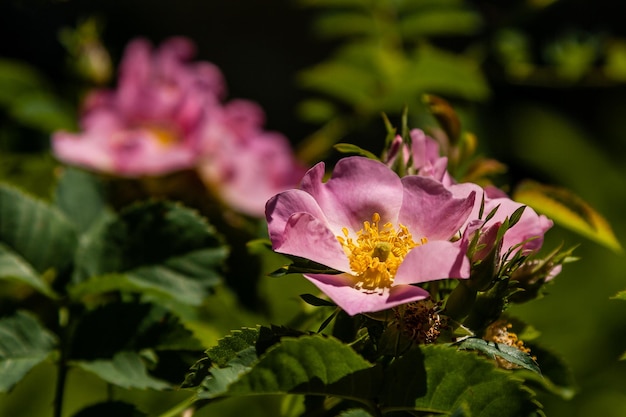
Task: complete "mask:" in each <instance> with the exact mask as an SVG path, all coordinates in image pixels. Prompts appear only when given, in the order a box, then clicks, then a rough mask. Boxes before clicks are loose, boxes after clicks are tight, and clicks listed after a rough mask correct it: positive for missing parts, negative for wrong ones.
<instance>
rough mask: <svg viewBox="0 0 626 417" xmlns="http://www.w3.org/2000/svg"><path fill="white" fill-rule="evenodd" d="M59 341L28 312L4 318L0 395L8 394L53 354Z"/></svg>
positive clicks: (0, 341) (1, 323)
mask: <svg viewBox="0 0 626 417" xmlns="http://www.w3.org/2000/svg"><path fill="white" fill-rule="evenodd" d="M55 344H56V340H55V338H54V336H53V335H52V333H50V332H49V331H48V330H46V329H45V328H44V327H43V326H42V325H41V324H40V323H39V322H38V321H37V320H36V319H35V318H34V317H33V316H31V315H30V314H27V313H24V312H18V313H17V314H16V315H14V316H11V317H6V318H3V319H0V375H2V377H1V378H0V392H8V391H10V390H11V388H13V386H14V385H15V384H17V383H18V382H19V381H20V380H21V379H22V378H23V377H24V376H25V375H26V374H27V373H28V372H29V371H30V370H31V369H32V368H33V367H35V366H36V365H38V364H39V363H41V362H43V361H44V360H45V359H46V358H47V357H48V355H49V354H50V353H51V352H52V351H53V349H54V346H55Z"/></svg>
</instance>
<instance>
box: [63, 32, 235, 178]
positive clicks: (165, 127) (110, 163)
mask: <svg viewBox="0 0 626 417" xmlns="http://www.w3.org/2000/svg"><path fill="white" fill-rule="evenodd" d="M193 55H194V45H193V43H192V42H191V41H189V40H187V39H184V38H172V39H169V40H167V41H165V42H164V43H163V44H162V45H161V46H160V47H159V48H158V49H156V50H153V49H152V47H151V45H150V44H149V42H148V41H146V40H144V39H137V40H134V41H132V42H131V43H130V44H129V45H128V46H127V48H126V50H125V53H124V57H123V59H122V62H121V64H120V69H119V79H118V85H117V88H116V89H115V90H100V91H96V92H94V93H92V94H91V95H89V96H88V98H87V100H86V102H85V105H84V108H83V115H82V117H81V121H80V124H81V129H82V131H81V132H79V133H68V132H57V133H55V134H54V135H53V137H52V149H53V152H54V154H55V155H56V157H57V158H58V159H60V160H61V161H63V162H66V163H69V164H76V165H81V166H83V167H85V168H89V169H93V170H96V171H100V172H106V173H110V174H114V175H120V176H128V177H136V176H143V175H160V174H166V173H169V172H172V171H176V170H181V169H187V168H191V167H193V166H194V165H195V163H196V159H197V156H198V148H199V143H200V139H201V138H200V136H199V135H200V133H201V132H202V126H203V123H204V118H205V116H206V111H207V109H210V108H211V107H215V106H217V105H218V104H219V98H220V97H221V96H222V95H223V94H224V91H225V87H224V81H223V78H222V75H221V73H220V71H219V69H218V68H217V67H216V66H214V65H213V64H210V63H208V62H189V60H190V59H191V58H192V57H193Z"/></svg>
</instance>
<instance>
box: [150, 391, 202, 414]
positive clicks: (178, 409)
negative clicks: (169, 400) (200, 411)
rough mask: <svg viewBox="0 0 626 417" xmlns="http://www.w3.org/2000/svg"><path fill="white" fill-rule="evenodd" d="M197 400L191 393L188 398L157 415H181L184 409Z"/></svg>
mask: <svg viewBox="0 0 626 417" xmlns="http://www.w3.org/2000/svg"><path fill="white" fill-rule="evenodd" d="M197 400H198V398H197V397H196V396H195V395H192V396H191V397H189V398H186V399H184V400H183V401H181V402H180V403H178V404H176V405H175V406H174V407H172V408H170V409H169V410H167V411H166V412H165V413H163V414H161V415H159V416H158V417H177V416H180V415H182V413H184V412H185V410H187V409H189V408H191V406H193V404H194V403H195V402H196V401H197Z"/></svg>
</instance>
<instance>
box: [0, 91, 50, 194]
mask: <svg viewBox="0 0 626 417" xmlns="http://www.w3.org/2000/svg"><path fill="white" fill-rule="evenodd" d="M0 88H1V87H0ZM0 135H1V132H0ZM16 136H19V135H16ZM20 139H22V138H20ZM56 166H57V162H56V161H55V160H54V159H53V158H52V157H51V156H50V155H49V154H36V153H8V152H2V154H0V178H1V179H2V181H6V182H9V183H11V184H13V185H14V186H15V187H17V188H19V189H22V190H28V192H30V193H33V194H34V195H36V196H38V197H42V198H48V197H49V196H50V190H51V189H52V186H53V185H54V170H55V168H56Z"/></svg>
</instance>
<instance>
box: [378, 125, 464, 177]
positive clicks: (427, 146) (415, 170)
mask: <svg viewBox="0 0 626 417" xmlns="http://www.w3.org/2000/svg"><path fill="white" fill-rule="evenodd" d="M409 134H410V136H411V145H410V146H409V145H408V144H407V143H404V141H403V140H402V137H401V136H400V135H398V136H396V138H395V139H394V140H393V142H392V143H391V146H390V149H389V152H388V155H387V160H386V161H385V163H386V164H387V165H388V166H390V167H393V166H395V165H396V164H399V163H401V164H403V166H404V167H406V173H407V174H408V175H421V176H424V177H431V178H434V179H436V180H437V181H440V182H442V183H443V184H445V185H449V184H451V183H452V182H453V180H452V178H451V177H450V174H448V172H447V170H446V168H447V166H448V158H447V157H445V156H441V154H440V149H439V143H438V142H437V141H436V140H435V139H433V138H431V137H430V136H428V135H426V133H424V131H423V130H421V129H413V130H411V132H410V133H409Z"/></svg>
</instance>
